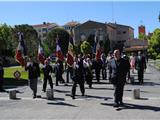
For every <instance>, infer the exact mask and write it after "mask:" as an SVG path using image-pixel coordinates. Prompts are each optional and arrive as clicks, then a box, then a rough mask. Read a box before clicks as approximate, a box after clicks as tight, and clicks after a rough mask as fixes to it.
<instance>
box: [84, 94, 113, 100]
mask: <svg viewBox="0 0 160 120" xmlns="http://www.w3.org/2000/svg"><path fill="white" fill-rule="evenodd" d="M86 98H95V99H103V100H108V99H112V98H111V97H101V96H93V95H86Z"/></svg>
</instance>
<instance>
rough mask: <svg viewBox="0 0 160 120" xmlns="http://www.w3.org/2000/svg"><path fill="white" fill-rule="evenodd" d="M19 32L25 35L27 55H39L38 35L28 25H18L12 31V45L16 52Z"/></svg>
mask: <svg viewBox="0 0 160 120" xmlns="http://www.w3.org/2000/svg"><path fill="white" fill-rule="evenodd" d="M18 32H22V33H23V37H24V43H25V46H26V49H27V55H28V56H29V55H32V56H34V57H36V56H37V54H38V34H37V32H36V30H35V29H34V28H33V27H32V26H30V25H27V24H24V25H16V26H15V27H14V28H13V29H12V45H13V48H14V52H15V50H16V48H17V46H18V34H17V33H18Z"/></svg>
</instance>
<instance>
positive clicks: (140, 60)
mask: <svg viewBox="0 0 160 120" xmlns="http://www.w3.org/2000/svg"><path fill="white" fill-rule="evenodd" d="M135 66H136V70H137V71H138V80H139V84H143V76H144V71H145V69H146V68H147V66H146V59H145V57H144V56H143V55H142V53H141V51H139V52H138V56H137V58H136V61H135Z"/></svg>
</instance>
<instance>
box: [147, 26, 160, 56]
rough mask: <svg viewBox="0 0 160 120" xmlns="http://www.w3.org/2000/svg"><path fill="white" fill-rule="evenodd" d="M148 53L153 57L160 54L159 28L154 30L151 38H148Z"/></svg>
mask: <svg viewBox="0 0 160 120" xmlns="http://www.w3.org/2000/svg"><path fill="white" fill-rule="evenodd" d="M149 53H150V55H151V56H152V57H153V58H156V57H159V56H160V29H159V28H157V29H155V30H154V32H153V35H152V37H151V39H150V40H149Z"/></svg>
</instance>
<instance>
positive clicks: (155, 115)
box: [0, 66, 160, 120]
mask: <svg viewBox="0 0 160 120" xmlns="http://www.w3.org/2000/svg"><path fill="white" fill-rule="evenodd" d="M132 75H134V77H135V79H137V73H136V72H135V74H132ZM71 85H72V83H69V84H68V85H64V84H60V85H59V86H54V99H53V100H47V99H46V94H45V93H43V92H42V83H39V84H38V95H39V98H36V99H33V98H32V92H31V90H30V89H29V87H28V86H22V87H18V88H16V90H17V94H16V95H17V99H16V100H10V99H9V95H8V93H0V120H5V119H6V120H11V119H12V120H26V119H30V120H35V119H37V120H47V119H73V120H76V119H78V120H82V119H87V120H88V119H95V120H97V119H99V120H100V119H116V120H117V119H118V120H119V119H123V120H133V119H134V120H135V119H136V120H144V119H147V120H150V119H151V120H159V119H160V71H158V70H156V69H154V68H153V67H151V66H148V68H147V70H146V72H145V75H144V85H138V84H136V83H135V84H134V85H131V84H127V85H126V86H125V90H124V103H125V104H124V106H123V107H119V108H113V93H114V90H113V86H112V85H111V84H109V83H108V80H101V84H97V83H94V84H93V88H92V89H89V88H88V85H85V88H86V92H85V94H86V95H85V96H81V93H80V90H79V86H77V96H76V99H75V100H73V99H72V98H71V97H70V91H71ZM137 88H138V89H140V99H133V90H134V89H137ZM40 96H41V97H40Z"/></svg>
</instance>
